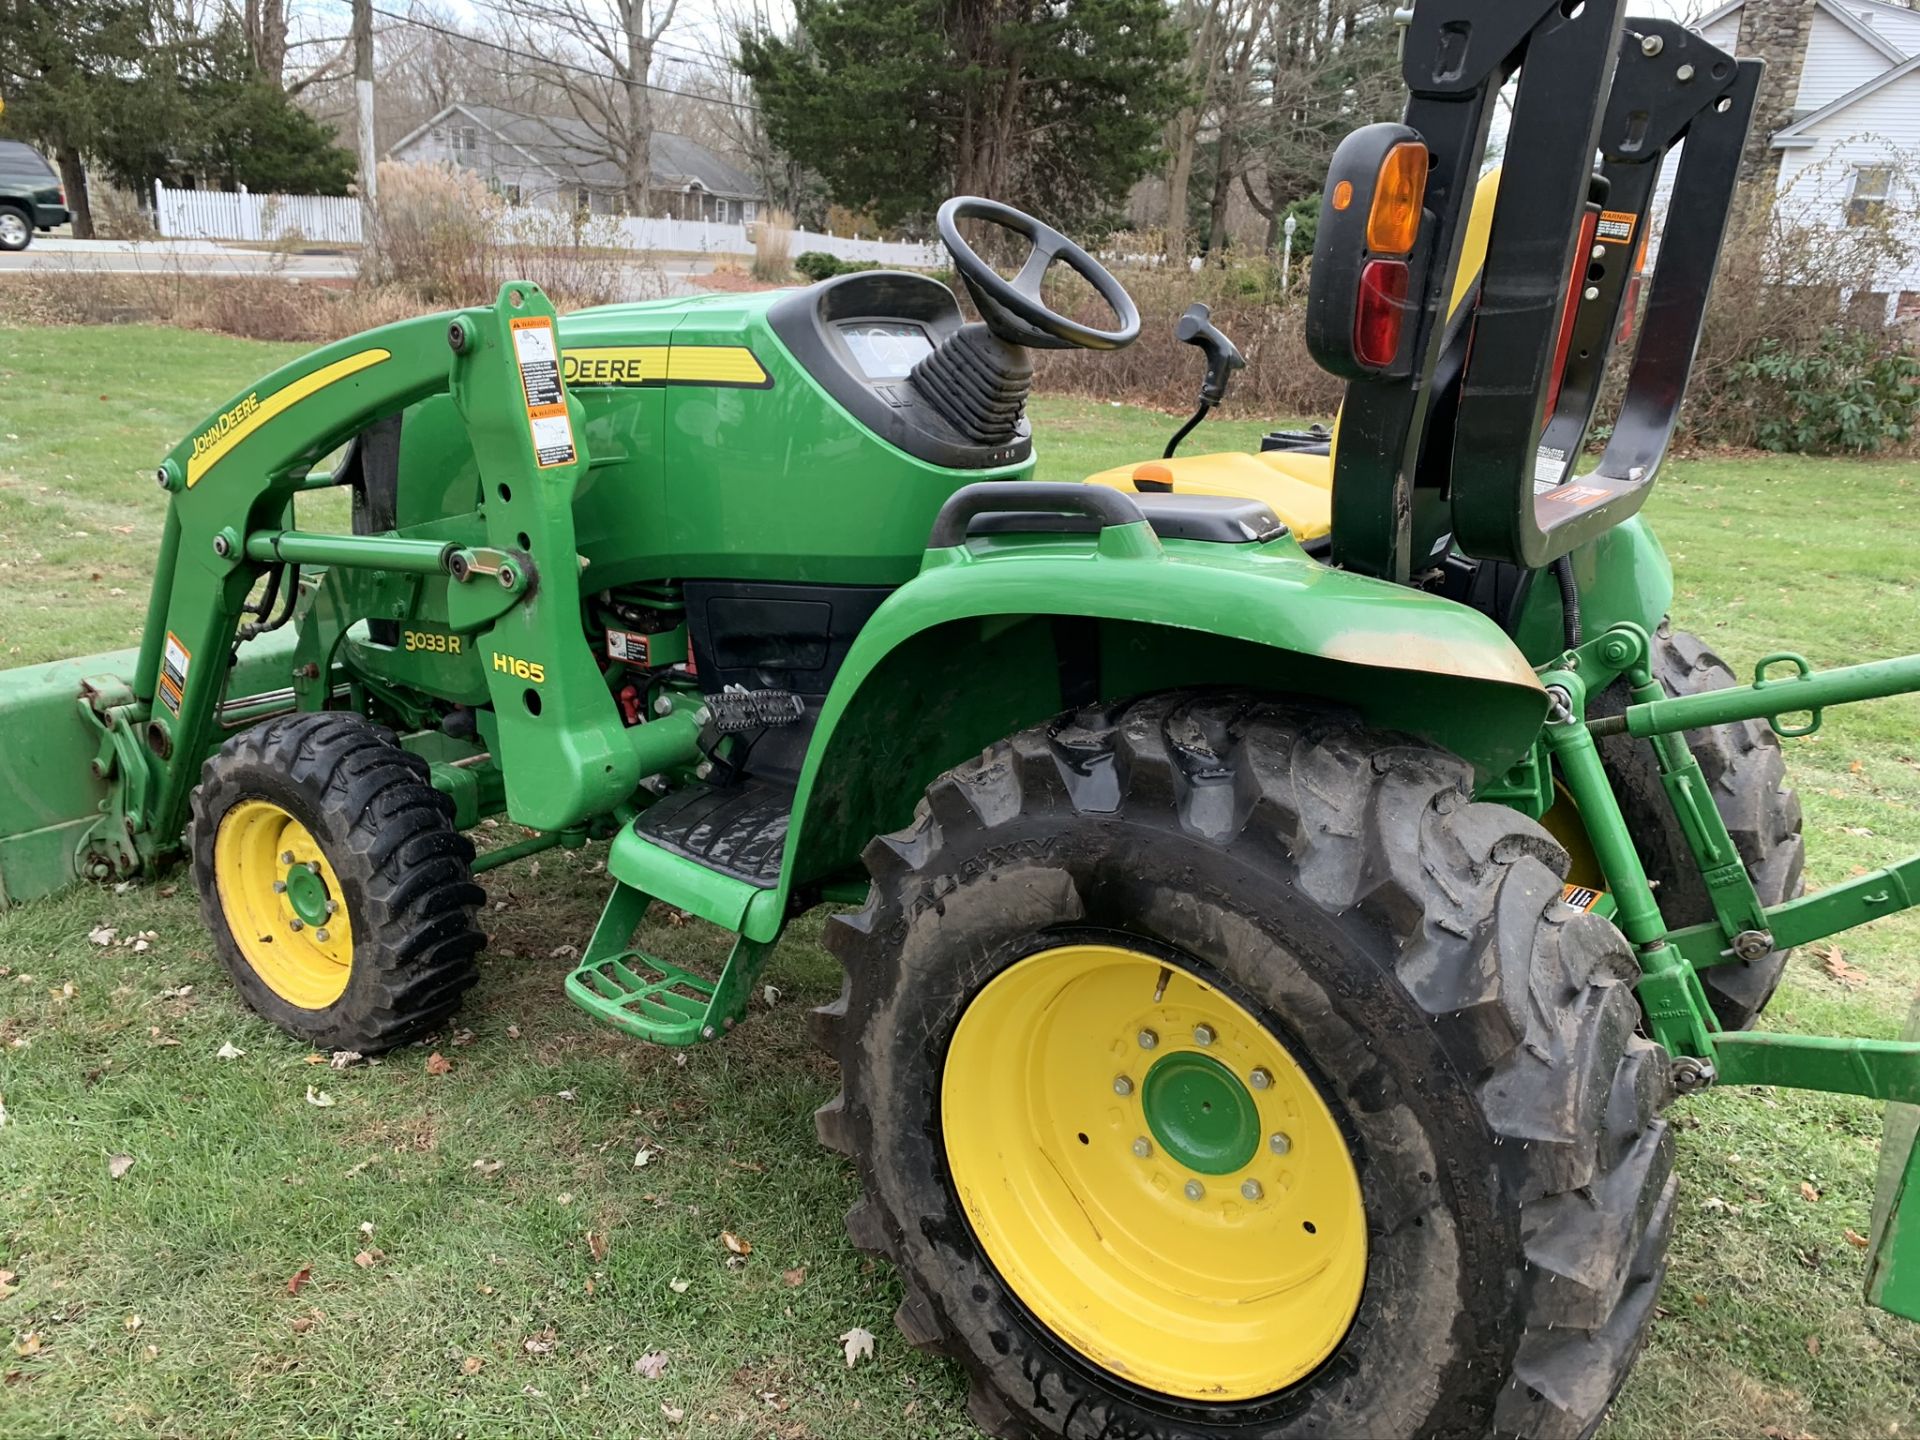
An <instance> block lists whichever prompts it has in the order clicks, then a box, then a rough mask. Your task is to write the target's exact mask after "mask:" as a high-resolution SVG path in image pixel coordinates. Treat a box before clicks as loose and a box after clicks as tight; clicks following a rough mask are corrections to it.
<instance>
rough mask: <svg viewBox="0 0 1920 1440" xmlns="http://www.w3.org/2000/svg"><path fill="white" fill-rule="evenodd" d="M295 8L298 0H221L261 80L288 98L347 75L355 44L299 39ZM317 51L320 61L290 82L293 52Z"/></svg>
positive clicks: (337, 39) (321, 38)
mask: <svg viewBox="0 0 1920 1440" xmlns="http://www.w3.org/2000/svg"><path fill="white" fill-rule="evenodd" d="M294 5H295V0H239V3H235V0H220V12H221V13H222V14H224V15H226V16H228V17H230V18H231V19H233V20H234V21H236V22H237V23H238V24H239V26H240V31H241V33H242V34H243V35H245V36H246V40H247V49H248V51H249V53H251V54H252V56H253V63H254V65H255V67H256V68H258V70H259V71H260V74H261V76H262V77H263V78H265V79H267V80H269V81H271V82H272V83H273V84H274V85H276V86H278V87H279V88H280V89H281V90H284V91H285V92H286V93H287V94H289V95H298V94H299V93H300V92H301V91H303V90H306V89H308V88H310V87H311V86H313V85H316V84H320V83H322V82H325V81H328V80H331V79H333V78H335V77H336V76H338V75H340V74H343V73H345V71H346V69H347V61H348V59H349V58H350V57H351V54H352V42H351V40H350V39H349V38H348V37H347V36H345V35H335V36H314V37H308V38H299V37H296V36H295V35H294V33H293V19H294ZM189 8H192V7H191V6H190V7H189ZM315 49H319V50H321V51H322V52H323V53H322V55H321V58H320V59H319V60H318V61H314V62H312V63H309V64H306V65H305V66H304V67H303V73H299V74H296V75H294V76H293V77H291V78H289V77H288V75H287V67H288V64H289V62H290V61H291V60H292V59H293V55H294V52H295V51H297V50H308V51H312V50H315Z"/></svg>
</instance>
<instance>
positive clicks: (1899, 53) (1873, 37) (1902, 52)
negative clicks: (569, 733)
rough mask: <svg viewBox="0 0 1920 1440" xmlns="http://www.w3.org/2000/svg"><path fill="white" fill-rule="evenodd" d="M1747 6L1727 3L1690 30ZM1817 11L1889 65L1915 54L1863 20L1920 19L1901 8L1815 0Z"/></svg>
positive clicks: (1870, 0)
mask: <svg viewBox="0 0 1920 1440" xmlns="http://www.w3.org/2000/svg"><path fill="white" fill-rule="evenodd" d="M1746 3H1747V0H1727V3H1726V4H1725V5H1722V6H1720V7H1719V8H1718V9H1717V10H1710V11H1708V12H1707V13H1706V14H1705V15H1702V16H1701V17H1700V18H1699V19H1698V20H1696V21H1694V22H1693V25H1692V27H1691V28H1692V29H1694V30H1704V29H1706V28H1707V26H1709V25H1712V24H1715V23H1717V22H1718V21H1721V20H1724V19H1726V18H1727V16H1729V15H1732V14H1734V13H1736V12H1737V11H1739V10H1742V9H1744V8H1745V7H1746ZM1848 6H1852V7H1853V8H1852V9H1849V8H1848ZM1814 8H1815V9H1817V10H1824V11H1826V13H1827V14H1828V15H1830V16H1832V17H1833V19H1834V20H1835V21H1837V22H1838V23H1839V24H1840V25H1842V26H1844V27H1846V29H1847V30H1849V31H1850V32H1852V33H1853V34H1855V35H1858V36H1859V37H1860V38H1861V39H1862V40H1864V41H1866V43H1867V44H1869V45H1871V46H1872V47H1873V48H1874V49H1875V50H1878V51H1879V52H1880V53H1881V54H1882V55H1884V56H1886V57H1887V60H1888V62H1889V63H1890V64H1891V63H1894V62H1898V61H1901V60H1905V59H1906V58H1907V57H1908V55H1910V54H1912V53H1913V52H1912V51H1910V50H1907V49H1904V48H1902V47H1901V46H1900V45H1899V44H1898V43H1897V42H1895V41H1894V40H1892V39H1890V38H1889V37H1888V36H1887V35H1885V34H1884V33H1882V32H1881V31H1879V30H1877V29H1875V28H1874V27H1873V26H1872V25H1869V24H1868V23H1867V22H1866V21H1864V20H1862V19H1861V18H1860V15H1861V14H1862V13H1868V12H1875V13H1877V12H1880V11H1886V12H1888V13H1889V14H1892V15H1898V16H1900V17H1901V18H1902V19H1904V20H1916V19H1920V15H1916V14H1915V13H1914V12H1913V11H1911V10H1908V9H1905V8H1903V7H1902V6H1899V5H1887V4H1883V3H1882V0H1844V3H1840V0H1814Z"/></svg>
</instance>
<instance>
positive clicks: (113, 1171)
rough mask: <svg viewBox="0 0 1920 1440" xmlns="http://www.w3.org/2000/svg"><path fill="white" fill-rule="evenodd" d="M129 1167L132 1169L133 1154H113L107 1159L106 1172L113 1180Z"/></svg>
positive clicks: (123, 1173) (124, 1172)
mask: <svg viewBox="0 0 1920 1440" xmlns="http://www.w3.org/2000/svg"><path fill="white" fill-rule="evenodd" d="M131 1169H133V1156H131V1155H115V1156H113V1157H111V1158H110V1159H109V1160H108V1161H107V1174H108V1175H109V1176H111V1177H112V1178H113V1179H115V1180H118V1179H119V1178H120V1177H121V1176H123V1175H125V1174H126V1173H127V1172H128V1171H129V1170H131Z"/></svg>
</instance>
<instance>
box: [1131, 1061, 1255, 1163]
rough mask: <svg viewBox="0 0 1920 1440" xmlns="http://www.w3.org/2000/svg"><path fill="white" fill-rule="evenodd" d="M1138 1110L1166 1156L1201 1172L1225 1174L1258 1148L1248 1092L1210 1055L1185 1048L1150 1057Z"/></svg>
mask: <svg viewBox="0 0 1920 1440" xmlns="http://www.w3.org/2000/svg"><path fill="white" fill-rule="evenodd" d="M1140 1108H1141V1110H1142V1111H1143V1112H1144V1113H1145V1115H1146V1120H1147V1128H1148V1130H1150V1131H1151V1132H1152V1133H1153V1138H1154V1139H1155V1140H1157V1141H1159V1142H1160V1148H1161V1149H1162V1150H1163V1151H1165V1152H1166V1154H1167V1157H1168V1158H1169V1159H1171V1160H1172V1161H1174V1162H1175V1163H1176V1164H1179V1165H1184V1166H1186V1168H1187V1169H1189V1170H1197V1171H1199V1172H1200V1173H1201V1174H1202V1175H1231V1174H1233V1173H1234V1172H1235V1171H1236V1170H1241V1169H1244V1168H1245V1167H1246V1166H1247V1164H1248V1162H1250V1161H1251V1160H1252V1159H1253V1157H1254V1156H1255V1155H1256V1154H1257V1153H1258V1152H1259V1149H1260V1110H1259V1107H1258V1106H1257V1105H1255V1104H1254V1103H1253V1095H1252V1092H1250V1091H1249V1090H1248V1089H1247V1087H1246V1086H1245V1085H1243V1084H1241V1083H1240V1079H1239V1077H1238V1076H1236V1075H1235V1074H1234V1073H1233V1072H1232V1071H1231V1070H1229V1069H1228V1068H1227V1067H1226V1066H1225V1065H1222V1064H1221V1063H1220V1062H1219V1061H1218V1060H1216V1059H1214V1058H1213V1057H1212V1056H1211V1055H1201V1054H1197V1053H1195V1052H1194V1051H1190V1050H1186V1051H1177V1052H1175V1053H1174V1054H1171V1055H1163V1056H1161V1057H1160V1059H1158V1060H1156V1061H1154V1063H1153V1068H1152V1069H1151V1070H1149V1071H1147V1079H1146V1083H1145V1084H1144V1085H1142V1086H1141V1087H1140Z"/></svg>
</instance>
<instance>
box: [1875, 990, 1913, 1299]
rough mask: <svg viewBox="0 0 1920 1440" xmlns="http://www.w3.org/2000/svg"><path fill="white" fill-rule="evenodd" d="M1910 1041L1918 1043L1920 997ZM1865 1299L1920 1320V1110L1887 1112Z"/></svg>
mask: <svg viewBox="0 0 1920 1440" xmlns="http://www.w3.org/2000/svg"><path fill="white" fill-rule="evenodd" d="M1906 1038H1907V1039H1909V1040H1920V997H1916V999H1915V1002H1914V1007H1913V1018H1912V1020H1911V1021H1910V1022H1909V1023H1908V1025H1907V1036H1906ZM1903 1202H1904V1203H1903ZM1903 1208H1904V1210H1905V1211H1906V1213H1905V1214H1904V1215H1903V1214H1902V1213H1901V1211H1902V1209H1903ZM1867 1299H1868V1300H1869V1301H1871V1302H1872V1303H1873V1304H1875V1305H1878V1306H1879V1307H1880V1308H1881V1309H1883V1310H1891V1311H1893V1313H1894V1314H1896V1315H1904V1316H1906V1317H1907V1318H1908V1319H1909V1320H1920V1105H1889V1106H1887V1118H1886V1128H1885V1131H1884V1133H1883V1134H1882V1136H1881V1140H1880V1183H1879V1186H1878V1187H1877V1188H1876V1190H1875V1192H1874V1197H1873V1237H1872V1249H1871V1250H1869V1251H1868V1253H1867Z"/></svg>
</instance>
